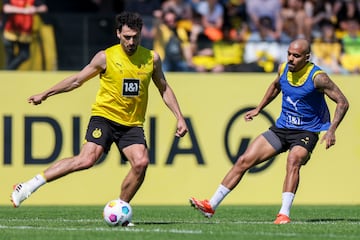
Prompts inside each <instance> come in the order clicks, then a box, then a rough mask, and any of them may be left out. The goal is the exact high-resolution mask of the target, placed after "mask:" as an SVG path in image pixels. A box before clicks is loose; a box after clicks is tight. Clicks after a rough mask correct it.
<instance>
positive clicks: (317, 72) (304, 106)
mask: <svg viewBox="0 0 360 240" xmlns="http://www.w3.org/2000/svg"><path fill="white" fill-rule="evenodd" d="M310 52H311V51H310V43H309V42H308V41H307V40H304V39H297V40H294V41H293V42H291V43H290V45H289V48H288V56H287V59H288V61H287V63H283V64H282V65H280V66H279V70H278V74H277V77H276V79H275V80H274V81H273V82H272V83H271V84H270V86H269V88H268V89H267V91H266V93H265V96H264V97H263V99H262V100H261V102H260V104H259V105H258V106H257V107H256V108H255V109H253V110H250V111H248V112H247V113H246V114H245V120H246V121H251V120H252V119H253V118H254V117H256V116H257V115H258V114H259V113H260V111H261V110H262V109H264V108H265V107H266V106H267V105H268V104H269V103H271V102H272V101H273V100H274V99H275V98H276V97H277V96H278V95H279V93H280V92H281V93H282V109H281V114H280V116H279V118H278V119H277V121H276V123H275V126H271V127H270V129H269V130H268V131H265V132H264V133H262V134H261V135H259V136H258V137H257V138H256V139H255V140H254V141H253V142H252V143H251V144H250V145H249V147H248V148H247V150H246V151H245V153H244V154H242V155H241V156H240V157H239V158H238V159H237V161H236V163H235V164H234V166H233V167H232V168H231V169H230V171H229V172H228V173H227V174H226V176H225V177H224V179H223V181H222V182H221V184H220V186H219V187H218V189H217V190H216V192H215V193H214V195H213V196H212V198H211V199H210V200H198V199H196V198H194V197H192V198H190V204H191V205H192V206H193V207H195V208H196V209H198V210H199V211H200V212H202V213H203V214H204V215H205V216H206V217H212V215H213V214H214V213H215V209H216V208H217V207H218V206H219V204H220V203H221V201H222V200H223V199H224V198H225V197H226V195H227V194H228V193H229V192H230V191H232V190H233V189H234V188H235V187H236V186H237V185H238V184H239V182H240V181H241V179H242V177H243V176H244V174H245V173H246V171H247V170H248V169H250V168H251V167H253V166H255V165H257V164H259V163H262V162H264V161H267V160H268V159H270V158H272V157H274V156H275V155H277V154H280V153H282V152H285V151H289V153H288V157H287V165H286V176H285V180H284V185H283V193H282V206H281V209H280V211H279V213H278V215H277V217H276V219H275V221H274V223H275V224H286V223H290V208H291V206H292V202H293V200H294V197H295V193H296V190H297V188H298V186H299V175H300V168H301V166H302V165H305V164H306V163H307V161H308V160H309V159H310V156H311V152H312V151H313V149H314V147H315V145H316V143H317V142H318V139H319V132H321V131H326V133H325V134H324V136H323V137H322V139H321V142H325V147H326V149H328V148H329V147H331V146H333V145H334V144H335V140H336V138H335V131H336V129H337V128H338V126H339V124H340V122H341V121H342V119H343V118H344V116H345V114H346V112H347V110H348V108H349V103H348V101H347V99H346V97H345V96H344V94H343V93H342V92H341V90H340V89H339V88H338V87H337V86H336V84H335V83H334V82H333V81H332V80H331V79H330V78H329V76H328V75H327V74H326V73H325V72H323V71H322V70H321V69H320V68H319V67H318V66H316V65H315V64H314V63H312V62H310V61H309V59H310ZM325 95H326V96H328V97H329V98H330V99H331V100H332V101H334V102H335V103H336V109H335V113H334V117H333V119H332V121H331V119H330V113H329V109H328V106H327V104H326V101H325Z"/></svg>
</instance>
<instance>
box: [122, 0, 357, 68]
mask: <svg viewBox="0 0 360 240" xmlns="http://www.w3.org/2000/svg"><path fill="white" fill-rule="evenodd" d="M144 2H146V3H147V6H148V7H149V6H153V7H154V8H153V10H152V11H151V14H152V17H153V19H154V22H153V24H152V26H151V27H146V28H144V31H143V38H148V39H152V40H153V48H154V49H155V50H156V51H157V52H159V54H160V55H161V57H162V59H163V60H164V64H165V67H166V69H165V70H166V71H197V72H204V71H206V72H223V71H249V72H253V71H256V72H273V71H276V70H277V66H278V64H279V63H281V62H283V61H286V57H287V46H288V44H289V42H290V41H292V40H293V39H296V38H305V39H308V40H310V41H311V42H312V59H311V60H312V61H313V62H315V63H316V64H318V65H320V66H321V67H322V68H323V69H324V70H326V71H328V72H329V73H342V74H346V73H359V72H360V28H359V19H360V1H359V0H164V1H151V0H134V1H131V3H132V4H131V5H132V7H130V6H126V5H125V6H124V8H125V9H130V10H136V11H138V12H140V13H141V14H144V15H146V14H149V9H148V8H144V10H146V11H148V12H142V9H143V8H142V7H141V4H140V3H144ZM151 3H152V4H151ZM136 6H140V7H139V8H136ZM133 7H135V9H131V8H133Z"/></svg>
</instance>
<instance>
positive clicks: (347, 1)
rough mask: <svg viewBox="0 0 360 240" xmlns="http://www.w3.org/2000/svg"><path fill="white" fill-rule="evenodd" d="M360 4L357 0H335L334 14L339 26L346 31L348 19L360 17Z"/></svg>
mask: <svg viewBox="0 0 360 240" xmlns="http://www.w3.org/2000/svg"><path fill="white" fill-rule="evenodd" d="M359 8H360V6H359V1H357V0H335V1H334V4H333V15H334V16H336V23H337V28H339V29H340V30H342V31H346V28H347V26H346V25H347V22H348V21H347V19H351V18H357V19H359V18H360V9H359Z"/></svg>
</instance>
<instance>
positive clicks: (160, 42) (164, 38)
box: [152, 10, 193, 72]
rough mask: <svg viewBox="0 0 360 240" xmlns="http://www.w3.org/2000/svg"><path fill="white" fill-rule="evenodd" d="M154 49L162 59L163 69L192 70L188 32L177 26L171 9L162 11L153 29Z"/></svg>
mask: <svg viewBox="0 0 360 240" xmlns="http://www.w3.org/2000/svg"><path fill="white" fill-rule="evenodd" d="M152 32H153V38H154V50H155V51H156V52H158V53H159V55H160V57H161V58H162V59H163V70H164V71H165V72H166V71H171V72H182V71H192V70H193V68H192V66H193V64H192V48H191V45H190V41H189V38H188V33H187V32H186V30H185V29H184V28H182V27H179V26H178V17H177V15H176V13H175V12H174V11H173V10H168V11H165V12H164V13H162V21H161V22H160V24H157V26H155V28H154V29H153V31H152Z"/></svg>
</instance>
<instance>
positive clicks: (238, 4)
mask: <svg viewBox="0 0 360 240" xmlns="http://www.w3.org/2000/svg"><path fill="white" fill-rule="evenodd" d="M224 6H225V11H224V27H223V28H224V38H226V39H231V40H234V41H238V42H245V41H246V40H247V37H248V24H247V20H248V18H247V14H246V3H245V0H225V3H224Z"/></svg>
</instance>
